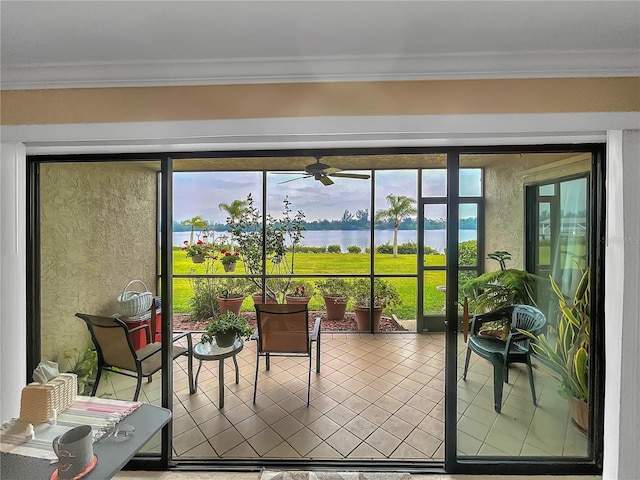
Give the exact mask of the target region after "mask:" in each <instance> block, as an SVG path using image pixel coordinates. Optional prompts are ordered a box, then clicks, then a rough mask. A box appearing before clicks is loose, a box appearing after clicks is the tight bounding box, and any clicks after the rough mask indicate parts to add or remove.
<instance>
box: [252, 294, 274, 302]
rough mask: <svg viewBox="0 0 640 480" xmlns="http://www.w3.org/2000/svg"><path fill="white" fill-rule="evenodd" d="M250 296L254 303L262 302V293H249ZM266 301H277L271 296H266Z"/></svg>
mask: <svg viewBox="0 0 640 480" xmlns="http://www.w3.org/2000/svg"><path fill="white" fill-rule="evenodd" d="M251 298H253V303H254V304H261V303H262V295H261V294H259V293H256V294H254V295H251ZM266 303H277V302H276V301H275V299H273V298H271V297H269V296H268V297H267V302H266Z"/></svg>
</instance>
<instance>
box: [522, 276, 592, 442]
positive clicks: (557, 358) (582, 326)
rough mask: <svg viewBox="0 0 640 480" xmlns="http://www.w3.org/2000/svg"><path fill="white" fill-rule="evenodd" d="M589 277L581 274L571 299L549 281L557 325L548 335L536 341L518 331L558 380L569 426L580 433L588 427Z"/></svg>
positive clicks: (538, 337) (535, 338)
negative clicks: (574, 427)
mask: <svg viewBox="0 0 640 480" xmlns="http://www.w3.org/2000/svg"><path fill="white" fill-rule="evenodd" d="M589 273H590V272H589V270H588V269H587V270H585V271H584V272H583V274H582V277H581V279H580V282H579V283H578V287H577V289H576V293H575V294H574V296H573V298H572V299H570V298H568V297H566V296H565V295H564V294H563V293H562V290H560V287H559V286H558V284H557V283H556V282H555V281H554V280H553V278H551V287H552V289H553V292H554V293H555V294H556V297H557V299H558V306H559V309H560V310H559V312H558V320H557V325H553V324H552V323H551V324H549V328H548V332H547V333H546V334H540V335H538V336H537V337H535V336H534V335H532V334H530V333H529V332H525V331H522V330H521V332H522V333H524V334H525V335H528V336H529V337H531V338H532V339H533V340H535V342H532V343H531V346H532V348H533V351H534V352H535V353H536V354H538V355H539V356H540V357H541V363H542V364H543V365H545V366H547V367H548V368H550V369H551V370H552V372H553V373H554V374H555V376H557V377H558V378H559V380H560V384H559V385H558V394H559V395H560V396H562V397H564V398H567V399H568V401H569V412H570V414H571V419H572V421H573V424H574V425H575V426H576V427H577V428H578V430H580V431H582V432H586V431H587V429H588V427H589V405H588V403H589V342H590V337H589V332H590V328H589V325H590V307H589V295H590V290H591V289H590V274H589Z"/></svg>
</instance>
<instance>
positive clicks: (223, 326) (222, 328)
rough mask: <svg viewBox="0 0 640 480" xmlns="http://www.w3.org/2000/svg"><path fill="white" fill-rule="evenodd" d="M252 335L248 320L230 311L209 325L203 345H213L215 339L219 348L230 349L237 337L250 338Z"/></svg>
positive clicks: (203, 335) (203, 337)
mask: <svg viewBox="0 0 640 480" xmlns="http://www.w3.org/2000/svg"><path fill="white" fill-rule="evenodd" d="M252 333H253V329H252V328H251V327H250V326H249V324H248V323H247V319H246V318H244V317H241V316H240V315H236V314H235V313H233V312H231V311H228V312H226V313H223V314H222V315H220V316H219V317H218V318H216V319H215V320H212V321H211V323H209V325H208V326H207V329H206V330H205V331H204V333H203V334H202V343H212V342H213V341H214V339H215V342H216V345H218V346H219V347H230V346H231V345H233V344H234V343H235V341H236V337H245V338H248V337H249V336H250V335H251V334H252Z"/></svg>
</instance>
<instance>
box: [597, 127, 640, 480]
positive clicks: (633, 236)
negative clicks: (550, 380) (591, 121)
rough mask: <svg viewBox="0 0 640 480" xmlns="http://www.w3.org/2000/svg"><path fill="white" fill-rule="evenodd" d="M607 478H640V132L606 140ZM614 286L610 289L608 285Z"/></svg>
mask: <svg viewBox="0 0 640 480" xmlns="http://www.w3.org/2000/svg"><path fill="white" fill-rule="evenodd" d="M606 175H607V194H606V195H607V198H606V204H607V239H606V248H605V315H606V318H605V352H606V367H605V376H606V379H605V413H604V416H605V424H604V442H605V443H604V445H605V456H604V465H603V473H602V477H603V478H604V479H624V480H627V479H628V480H637V479H639V478H640V460H639V456H638V445H640V433H639V431H638V425H640V409H639V408H638V402H637V399H638V398H640V366H639V365H638V360H639V356H638V353H637V352H638V345H640V295H639V294H638V293H639V292H640V267H639V266H640V215H638V206H639V205H640V190H639V189H638V184H639V183H640V130H635V131H626V132H621V131H615V132H609V135H608V138H607V174H606ZM607 286H609V288H607Z"/></svg>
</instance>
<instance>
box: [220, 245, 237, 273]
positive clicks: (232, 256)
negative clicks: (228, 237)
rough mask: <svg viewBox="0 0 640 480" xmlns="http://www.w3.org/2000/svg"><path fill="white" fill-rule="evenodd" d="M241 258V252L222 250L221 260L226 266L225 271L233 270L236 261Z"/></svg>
mask: <svg viewBox="0 0 640 480" xmlns="http://www.w3.org/2000/svg"><path fill="white" fill-rule="evenodd" d="M239 258H240V252H239V251H238V250H235V251H233V252H231V251H229V250H226V249H224V248H223V249H222V250H220V262H222V266H223V267H224V271H225V272H233V271H235V269H236V262H237V261H238V259H239Z"/></svg>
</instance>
